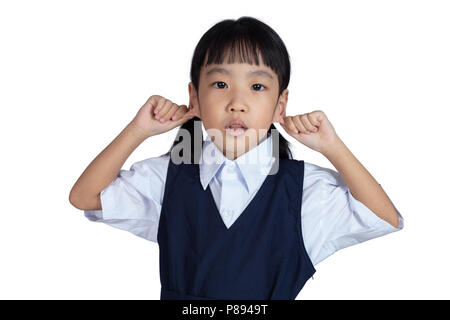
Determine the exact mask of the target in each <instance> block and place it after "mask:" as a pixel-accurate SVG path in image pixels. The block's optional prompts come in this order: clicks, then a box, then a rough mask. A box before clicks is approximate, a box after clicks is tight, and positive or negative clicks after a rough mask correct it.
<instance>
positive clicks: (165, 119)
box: [160, 103, 180, 122]
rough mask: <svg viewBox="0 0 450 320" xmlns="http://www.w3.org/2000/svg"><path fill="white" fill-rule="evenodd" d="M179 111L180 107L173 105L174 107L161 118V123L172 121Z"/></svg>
mask: <svg viewBox="0 0 450 320" xmlns="http://www.w3.org/2000/svg"><path fill="white" fill-rule="evenodd" d="M178 109H180V106H179V105H177V104H176V103H172V105H171V106H170V107H169V109H168V110H167V112H166V113H165V114H164V116H161V119H160V120H161V122H166V121H168V120H171V119H172V116H173V115H174V113H175V112H177V110H178Z"/></svg>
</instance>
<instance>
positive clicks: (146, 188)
mask: <svg viewBox="0 0 450 320" xmlns="http://www.w3.org/2000/svg"><path fill="white" fill-rule="evenodd" d="M169 159H170V158H169V156H168V155H162V156H160V157H153V158H148V159H145V160H142V161H139V162H136V163H134V164H133V165H132V166H131V167H130V170H123V169H122V170H120V172H119V173H118V174H117V177H116V178H115V179H114V180H113V181H112V182H111V183H110V184H109V185H108V186H107V187H106V188H105V189H103V190H102V191H101V192H100V200H101V203H102V209H101V210H85V211H84V215H85V217H86V218H88V219H89V220H90V221H94V222H103V223H105V224H107V225H110V226H112V227H115V228H118V229H121V230H125V231H129V232H131V233H133V234H135V235H136V236H139V237H141V238H144V239H146V240H149V241H153V242H157V232H158V225H159V217H160V214H161V206H162V201H163V196H164V187H165V181H166V175H167V168H168V164H169Z"/></svg>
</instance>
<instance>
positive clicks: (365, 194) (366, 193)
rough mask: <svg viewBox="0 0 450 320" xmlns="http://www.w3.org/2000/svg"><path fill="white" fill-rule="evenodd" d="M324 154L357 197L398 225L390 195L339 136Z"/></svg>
mask: <svg viewBox="0 0 450 320" xmlns="http://www.w3.org/2000/svg"><path fill="white" fill-rule="evenodd" d="M322 154H323V155H324V156H325V157H326V158H327V159H328V160H329V161H330V162H331V163H332V164H333V166H334V167H335V168H336V169H337V171H338V172H339V174H340V175H341V176H342V178H343V179H344V181H345V183H346V184H347V186H348V188H349V190H350V192H351V193H352V195H353V197H354V198H355V199H357V200H358V201H361V202H362V203H363V204H364V205H366V206H367V207H368V208H369V209H370V210H372V211H373V212H374V213H375V214H376V215H377V216H378V217H380V218H381V219H383V220H385V221H387V222H389V223H390V224H391V225H393V226H394V227H397V226H398V223H399V222H398V214H397V211H396V210H395V208H394V205H393V204H392V202H391V201H390V199H389V197H388V196H387V194H386V193H385V192H384V190H383V189H382V188H381V185H380V184H378V182H377V181H376V180H375V179H374V177H372V175H371V174H370V173H369V172H368V171H367V170H366V168H364V166H363V165H362V164H361V163H360V162H359V161H358V159H357V158H356V157H355V156H354V155H353V154H352V152H351V151H350V150H349V149H348V148H347V146H346V145H345V144H344V142H343V141H342V140H341V139H340V138H339V137H337V139H336V142H335V143H334V144H332V145H331V146H329V147H328V148H327V149H325V150H324V151H323V152H322Z"/></svg>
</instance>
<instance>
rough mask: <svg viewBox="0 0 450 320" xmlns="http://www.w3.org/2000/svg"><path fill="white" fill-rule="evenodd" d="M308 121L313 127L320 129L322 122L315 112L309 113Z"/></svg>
mask: <svg viewBox="0 0 450 320" xmlns="http://www.w3.org/2000/svg"><path fill="white" fill-rule="evenodd" d="M308 120H309V122H311V124H312V125H313V126H316V127H320V122H319V120H318V118H317V116H316V114H315V113H314V112H310V113H308Z"/></svg>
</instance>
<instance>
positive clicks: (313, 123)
mask: <svg viewBox="0 0 450 320" xmlns="http://www.w3.org/2000/svg"><path fill="white" fill-rule="evenodd" d="M283 112H285V111H283ZM280 124H281V125H282V126H283V128H284V129H285V130H286V131H287V132H288V133H289V134H290V135H291V136H293V137H294V138H295V139H297V140H298V141H299V142H300V143H302V144H304V145H305V146H307V147H309V148H311V149H313V150H315V151H317V152H320V153H321V154H323V155H324V156H325V157H326V158H327V159H328V160H329V161H330V162H331V163H332V164H333V166H334V167H335V168H336V169H337V171H338V172H339V174H340V175H341V176H342V178H343V180H344V181H345V183H346V184H347V186H348V188H349V190H350V193H351V194H352V195H353V197H354V198H355V199H356V200H358V201H360V202H361V203H363V204H364V205H365V206H366V207H368V208H369V209H370V210H371V211H373V212H374V213H375V214H376V215H377V216H378V217H380V218H381V219H383V220H385V221H386V222H388V223H390V224H391V225H392V226H394V227H395V228H397V227H398V225H399V218H398V214H397V211H396V210H395V207H394V205H393V204H392V202H391V201H390V199H389V197H388V196H387V195H386V193H385V192H384V190H383V189H382V188H381V185H379V184H378V182H377V181H376V180H375V179H374V178H373V177H372V176H371V175H370V173H369V172H368V171H367V170H366V169H365V168H364V167H363V165H362V164H361V163H360V162H359V161H358V159H356V158H355V156H354V155H353V154H352V153H351V152H350V150H349V149H348V148H347V147H346V145H345V144H344V143H343V142H342V140H341V139H340V138H339V136H338V135H337V134H336V131H335V130H334V127H333V126H332V125H331V123H330V121H329V120H328V118H327V116H326V115H325V113H324V112H323V111H321V110H317V111H313V112H309V113H305V114H301V115H296V116H287V117H286V116H284V114H283V117H281V120H280Z"/></svg>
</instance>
